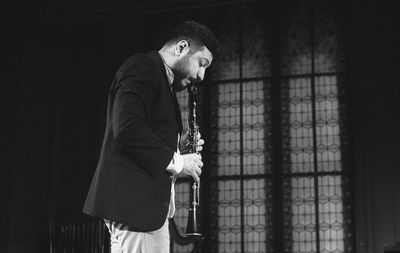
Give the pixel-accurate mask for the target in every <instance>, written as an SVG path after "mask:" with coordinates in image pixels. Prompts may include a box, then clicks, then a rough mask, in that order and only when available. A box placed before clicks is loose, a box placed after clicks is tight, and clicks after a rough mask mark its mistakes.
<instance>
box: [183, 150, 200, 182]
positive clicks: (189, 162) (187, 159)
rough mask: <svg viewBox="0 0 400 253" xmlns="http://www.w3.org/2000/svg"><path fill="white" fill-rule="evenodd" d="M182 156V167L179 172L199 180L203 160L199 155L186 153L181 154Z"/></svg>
mask: <svg viewBox="0 0 400 253" xmlns="http://www.w3.org/2000/svg"><path fill="white" fill-rule="evenodd" d="M182 158H183V169H182V171H181V173H179V174H182V175H188V176H191V177H192V178H193V179H194V181H196V182H200V175H201V168H202V167H203V162H202V161H201V155H199V154H186V155H182Z"/></svg>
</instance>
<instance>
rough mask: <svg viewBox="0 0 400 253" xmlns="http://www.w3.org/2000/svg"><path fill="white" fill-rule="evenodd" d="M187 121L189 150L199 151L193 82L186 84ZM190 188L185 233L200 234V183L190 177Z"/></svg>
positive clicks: (195, 88)
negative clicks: (187, 94)
mask: <svg viewBox="0 0 400 253" xmlns="http://www.w3.org/2000/svg"><path fill="white" fill-rule="evenodd" d="M188 93H189V99H188V107H189V114H188V121H189V122H188V123H189V136H188V138H189V152H190V153H197V154H198V153H199V152H198V151H197V148H198V141H199V140H198V136H199V126H198V125H197V120H196V97H197V87H196V86H195V85H194V84H190V86H188ZM190 186H191V189H190V191H189V215H188V223H187V226H186V235H189V236H201V233H200V230H199V226H198V224H197V222H198V210H199V207H200V183H197V182H196V181H194V180H193V178H191V179H190Z"/></svg>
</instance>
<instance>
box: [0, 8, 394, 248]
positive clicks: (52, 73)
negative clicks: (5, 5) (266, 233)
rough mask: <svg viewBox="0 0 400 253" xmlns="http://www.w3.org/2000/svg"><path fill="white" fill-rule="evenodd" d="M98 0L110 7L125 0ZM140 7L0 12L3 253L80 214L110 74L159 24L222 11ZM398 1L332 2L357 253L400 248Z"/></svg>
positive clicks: (42, 240) (41, 243) (37, 242)
mask: <svg viewBox="0 0 400 253" xmlns="http://www.w3.org/2000/svg"><path fill="white" fill-rule="evenodd" d="M103 2H104V6H105V7H104V8H103V9H105V10H107V9H108V10H111V9H112V7H113V6H116V5H117V4H118V3H122V2H123V1H114V2H113V1H108V2H107V1H103ZM136 2H137V3H138V5H134V7H135V8H133V11H131V12H121V11H118V10H116V11H114V12H110V11H108V12H105V14H104V13H103V12H98V13H91V12H90V11H87V10H90V9H91V5H90V3H92V4H93V2H90V1H88V2H86V3H88V5H87V6H83V7H81V9H80V10H79V11H75V12H74V11H71V10H74V8H73V6H76V4H77V3H79V2H77V1H58V2H56V3H53V2H46V1H42V2H39V1H25V0H20V1H14V2H13V3H11V4H10V9H9V11H8V9H5V11H6V15H4V17H5V22H3V25H4V27H5V29H4V31H5V33H4V35H5V36H2V37H3V42H5V45H3V47H2V50H1V59H2V65H3V66H2V72H3V75H2V78H1V80H2V89H3V90H5V93H3V96H2V106H1V109H2V113H1V116H2V124H1V127H2V131H1V134H2V136H1V139H2V140H3V142H2V143H4V144H5V150H6V152H5V153H3V154H4V158H3V159H2V170H1V171H2V176H1V177H0V180H1V191H0V195H1V202H2V204H1V206H2V208H1V209H0V220H1V228H2V229H1V230H0V252H46V251H48V241H47V237H48V235H47V233H48V232H47V226H48V224H47V223H48V220H49V218H52V219H56V220H63V221H67V222H68V221H73V220H77V219H86V218H87V217H84V216H83V215H82V214H81V213H80V210H81V208H82V205H83V202H84V199H85V197H86V193H87V190H88V187H89V184H90V181H91V178H92V175H93V172H94V169H95V167H96V163H97V158H98V155H99V150H100V145H101V141H102V137H103V132H104V127H105V115H106V114H105V110H106V96H107V90H108V87H109V85H110V83H111V81H112V78H113V75H114V72H115V70H116V69H117V68H118V66H119V65H120V64H121V63H122V62H123V60H125V59H126V58H127V57H129V56H130V55H131V54H133V53H135V52H143V51H148V50H150V49H158V45H159V43H160V39H161V35H160V33H161V31H163V30H165V28H168V27H169V26H171V25H173V24H175V23H176V22H178V21H181V20H185V19H193V20H197V21H200V22H202V23H205V24H206V25H209V26H210V27H211V28H212V26H213V24H216V23H217V22H218V15H217V14H218V11H224V8H226V7H227V6H228V5H229V4H227V5H219V6H216V5H214V4H212V3H211V2H210V4H203V5H201V4H199V2H197V1H193V2H190V1H188V2H186V3H185V4H183V6H178V5H174V4H173V3H172V2H171V4H165V5H157V8H151V6H150V7H149V6H147V7H146V4H145V3H140V2H141V1H136ZM166 2H168V1H166ZM205 2H207V1H205ZM270 2H271V4H279V1H270ZM107 3H108V5H109V7H107V6H108V5H107ZM188 3H189V4H188ZM394 3H395V1H366V2H365V1H343V2H340V1H339V2H338V5H340V6H341V8H343V10H344V16H345V18H346V19H347V22H348V24H347V30H346V31H345V33H346V34H345V36H344V38H345V44H346V45H347V54H346V63H347V65H346V73H347V74H346V75H347V80H346V85H347V87H348V94H349V101H348V103H349V105H350V106H349V110H350V111H349V116H350V121H351V129H350V132H351V143H352V148H351V152H352V154H351V157H353V163H352V164H353V168H354V171H355V172H356V173H355V181H354V203H355V217H356V238H357V249H358V250H357V251H358V252H371V253H372V252H379V251H380V250H381V249H382V247H383V245H384V244H386V243H394V242H395V241H400V165H399V164H400V131H399V130H400V77H399V75H400V68H399V67H400V64H399V56H400V39H399V37H400V36H399V33H400V26H399V25H400V17H399V16H400V14H399V13H398V11H397V10H398V9H396V8H395V7H394V6H395V5H394ZM112 4H114V5H112ZM196 4H197V5H199V6H198V7H194V6H195V5H196ZM230 4H231V5H232V3H230ZM65 6H67V7H65ZM70 6H72V7H70ZM138 6H139V7H140V6H142V7H141V8H142V9H140V8H139V7H138ZM61 7H62V8H61ZM51 10H53V11H51ZM60 10H61V11H60ZM137 10H139V11H137ZM156 10H157V11H156ZM60 13H61V14H60ZM71 13H72V14H71ZM110 13H111V14H110ZM56 14H57V15H56ZM106 16H107V18H105V17H106Z"/></svg>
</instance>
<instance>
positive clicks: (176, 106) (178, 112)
mask: <svg viewBox="0 0 400 253" xmlns="http://www.w3.org/2000/svg"><path fill="white" fill-rule="evenodd" d="M149 55H150V57H152V58H153V59H154V60H155V62H156V63H157V65H158V66H159V69H160V70H161V73H162V75H163V79H164V80H163V81H164V84H165V86H166V87H167V89H168V91H169V94H170V96H171V99H172V101H173V104H174V111H175V118H176V121H177V123H178V131H179V134H180V135H181V134H182V129H183V126H182V116H181V110H180V108H179V103H178V99H177V97H176V94H175V91H173V89H172V88H171V86H170V84H169V82H168V76H167V73H166V69H165V66H164V62H163V60H162V59H161V56H160V55H159V53H158V52H156V51H151V52H150V53H149Z"/></svg>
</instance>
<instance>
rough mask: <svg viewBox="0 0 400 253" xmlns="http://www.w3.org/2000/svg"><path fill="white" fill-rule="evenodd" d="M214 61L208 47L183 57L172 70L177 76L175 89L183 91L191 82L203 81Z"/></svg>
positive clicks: (174, 84)
mask: <svg viewBox="0 0 400 253" xmlns="http://www.w3.org/2000/svg"><path fill="white" fill-rule="evenodd" d="M212 60H213V57H212V55H211V52H210V51H209V50H208V48H206V47H203V48H202V49H200V50H198V51H196V52H194V53H188V54H186V55H184V56H182V57H181V58H180V59H179V60H178V61H177V63H176V64H175V66H174V68H173V69H172V71H173V72H174V75H175V79H174V83H173V86H174V89H175V90H176V91H181V90H183V89H185V88H186V87H187V86H188V85H189V84H190V83H191V82H194V83H196V82H200V81H202V80H203V79H204V74H205V71H206V68H208V67H209V66H210V64H211V62H212Z"/></svg>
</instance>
